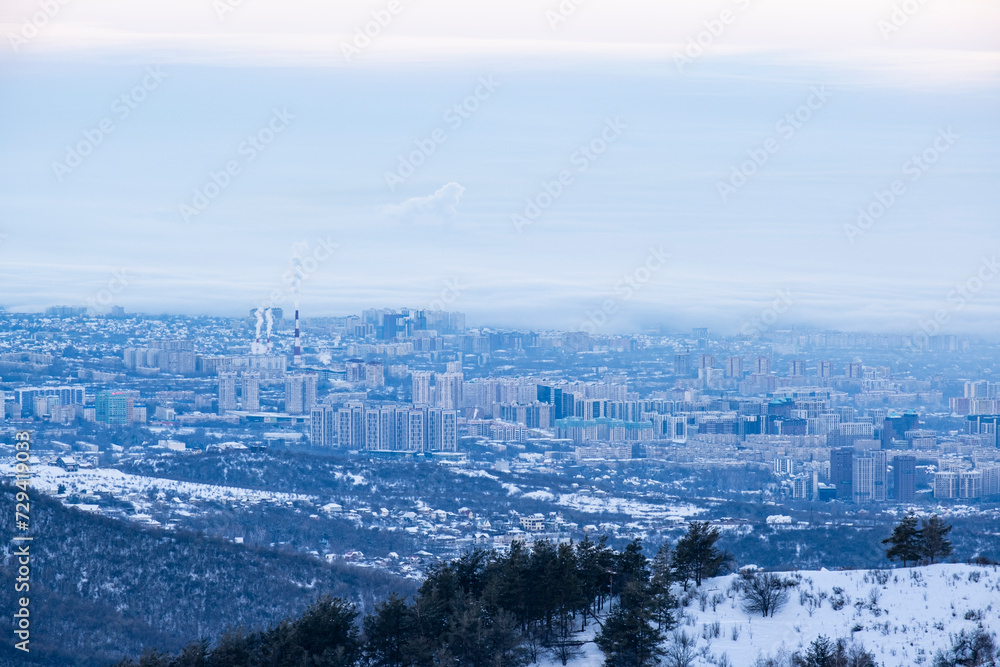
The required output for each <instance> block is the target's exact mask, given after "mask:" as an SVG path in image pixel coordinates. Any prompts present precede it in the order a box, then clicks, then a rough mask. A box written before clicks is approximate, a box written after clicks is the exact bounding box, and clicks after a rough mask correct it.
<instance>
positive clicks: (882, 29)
mask: <svg viewBox="0 0 1000 667" xmlns="http://www.w3.org/2000/svg"><path fill="white" fill-rule="evenodd" d="M366 30H367V33H368V34H365V31H366ZM998 31H1000V5H998V4H997V3H995V2H992V1H990V0H981V1H980V0H924V1H923V2H920V1H919V0H906V1H905V2H901V1H893V2H884V1H882V0H867V1H865V2H858V1H853V0H849V1H845V2H840V3H813V2H801V0H799V1H794V2H793V1H787V0H770V1H769V0H724V1H722V2H705V1H700V2H694V1H689V0H676V1H673V2H662V1H661V2H647V1H644V0H643V1H640V0H633V1H619V2H611V1H610V0H603V1H602V0H575V1H574V0H563V1H562V2H544V1H536V2H528V1H522V0H508V1H506V2H498V1H493V0H471V1H470V0H464V1H453V0H437V1H435V0H412V1H407V0H392V1H390V0H384V1H375V2H347V3H325V2H314V1H305V0H302V1H299V2H282V3H278V2H274V1H273V0H270V1H265V0H181V1H177V2H162V1H159V0H156V1H152V0H151V1H149V2H144V3H134V2H124V1H122V2H114V1H110V0H91V1H89V2H83V1H82V0H63V2H60V0H35V1H34V2H25V1H22V0H7V1H6V2H4V5H3V8H2V9H0V37H2V41H3V43H2V44H0V305H2V306H6V307H7V309H8V310H29V311H30V310H40V309H43V308H44V307H46V306H48V305H53V304H63V303H65V304H88V305H90V306H91V307H92V308H93V309H95V310H96V311H98V312H100V311H103V310H107V309H108V308H109V307H110V305H111V304H116V305H122V306H125V307H126V308H127V309H128V310H130V311H143V312H152V313H160V312H175V313H190V314H217V315H244V314H246V313H247V312H248V311H249V309H251V308H253V307H256V306H259V305H262V304H263V305H268V304H274V305H281V306H283V307H285V308H286V309H289V308H291V307H292V304H293V302H294V300H295V297H294V295H293V293H292V289H291V287H290V284H291V277H292V275H293V273H294V267H295V266H299V267H301V283H300V288H299V299H300V301H301V308H302V311H303V314H304V315H344V314H349V313H357V312H359V311H360V310H361V309H363V308H369V307H402V306H406V307H415V308H433V309H446V310H461V311H463V312H466V313H467V314H468V321H469V323H470V324H472V325H477V326H478V325H486V326H499V327H504V326H508V327H530V328H559V329H567V330H585V331H591V332H595V333H616V332H626V331H635V330H645V329H650V328H662V329H667V330H683V329H685V328H688V327H691V326H708V327H710V328H712V329H714V330H716V331H720V332H725V333H732V332H736V331H753V330H763V329H767V328H788V327H792V326H808V327H822V328H833V329H842V330H877V331H890V332H900V333H915V332H919V331H927V332H932V331H933V332H941V333H966V332H968V333H979V334H990V333H992V332H994V331H995V328H996V327H995V322H996V315H997V313H998V312H1000V310H998V307H1000V279H996V280H995V278H996V277H997V276H1000V263H998V260H1000V227H998V224H997V223H998V222H1000V220H998V215H997V214H998V210H1000V187H997V186H998V175H1000V173H998V171H1000V168H998V160H997V158H998V146H1000V143H998V140H1000V127H998V121H997V119H998V118H1000V87H998V83H1000V39H998V37H1000V36H998ZM296 258H297V259H296Z"/></svg>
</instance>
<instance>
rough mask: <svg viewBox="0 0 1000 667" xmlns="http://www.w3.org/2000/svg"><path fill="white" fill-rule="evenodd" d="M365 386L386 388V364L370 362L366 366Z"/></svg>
mask: <svg viewBox="0 0 1000 667" xmlns="http://www.w3.org/2000/svg"><path fill="white" fill-rule="evenodd" d="M365 386H367V387H370V388H372V389H378V388H381V387H384V386H385V364H383V363H382V362H381V361H369V362H368V363H366V364H365Z"/></svg>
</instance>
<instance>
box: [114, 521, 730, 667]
mask: <svg viewBox="0 0 1000 667" xmlns="http://www.w3.org/2000/svg"><path fill="white" fill-rule="evenodd" d="M718 539H719V533H718V531H717V530H716V529H714V528H711V527H710V526H709V524H707V523H694V524H692V526H691V528H690V530H689V531H688V533H687V534H686V535H685V536H684V537H683V538H681V539H680V540H679V541H678V543H677V544H676V546H675V548H674V549H673V550H671V549H670V547H669V545H667V544H663V545H661V546H660V548H659V550H658V551H657V552H656V554H655V556H654V557H653V558H652V559H650V558H648V557H647V556H646V554H644V553H643V545H642V542H641V540H638V539H637V540H634V541H632V542H631V543H629V544H628V545H627V546H626V547H625V548H623V549H621V550H620V551H619V550H615V549H613V548H611V547H609V546H608V544H607V541H606V540H605V539H604V538H602V539H601V540H599V541H591V540H590V539H584V540H583V541H580V542H576V543H575V544H574V543H560V544H553V543H550V542H544V541H542V542H536V543H535V544H534V545H533V546H532V547H531V548H528V547H525V546H524V544H523V543H522V542H514V543H513V544H512V546H511V548H510V550H509V551H508V552H505V553H498V552H495V551H472V552H468V553H466V554H464V555H463V556H462V557H460V558H458V559H456V560H454V561H452V562H450V563H444V564H441V565H438V566H436V567H435V568H433V569H432V570H431V571H430V572H429V573H428V576H427V578H426V579H425V580H424V582H423V584H422V585H421V587H420V589H419V591H418V592H417V594H416V595H415V596H414V597H413V599H412V600H410V601H408V600H406V599H405V598H403V597H399V596H396V595H393V596H392V597H390V598H389V599H388V600H386V601H384V602H382V603H381V604H379V605H378V606H377V607H376V608H375V610H374V611H373V612H372V613H370V614H368V615H362V614H359V611H358V609H357V608H356V606H355V605H353V604H351V603H349V602H347V601H344V600H339V599H335V598H330V597H324V598H321V599H320V600H318V601H317V602H316V603H315V604H314V605H313V606H312V607H310V609H309V610H308V611H307V612H306V613H305V614H304V615H302V616H301V617H297V618H290V619H288V620H285V621H283V622H281V623H279V624H276V625H274V626H272V627H270V628H268V629H267V630H261V631H256V632H241V631H236V632H230V633H227V634H226V635H224V636H222V637H219V638H217V639H216V640H215V641H214V642H212V641H208V640H204V641H199V642H195V643H192V644H190V645H189V646H187V647H186V648H185V649H184V651H183V652H181V653H180V654H177V655H174V656H168V655H166V654H161V653H155V652H154V653H149V654H147V655H145V656H143V657H142V658H141V659H140V660H139V661H138V662H136V661H133V660H126V661H123V662H121V663H119V665H118V667H137V666H141V667H237V666H238V667H265V666H268V667H300V666H306V667H307V666H316V667H320V666H324V667H333V666H337V667H347V666H348V665H361V664H365V665H368V666H369V667H423V666H428V667H430V666H432V665H435V666H436V665H463V666H468V667H479V666H482V667H489V666H492V667H501V666H503V667H508V666H509V667H520V666H523V665H527V664H529V663H531V662H535V661H538V660H539V659H540V658H541V657H543V655H550V656H552V657H555V658H556V659H558V660H560V661H561V662H562V663H563V664H566V662H567V661H569V660H571V659H572V658H574V657H575V656H577V655H578V654H579V652H580V647H581V645H582V643H583V642H582V641H580V640H579V638H578V636H577V633H578V632H579V631H581V630H582V629H583V628H584V627H586V626H587V624H588V622H589V623H595V622H596V623H597V624H598V625H599V626H600V627H601V630H600V632H599V633H598V635H597V637H596V639H595V642H596V644H597V645H598V646H599V647H600V648H601V650H602V651H604V652H605V654H606V655H608V656H609V658H608V660H609V664H620V665H623V666H625V665H644V664H649V661H650V660H651V659H653V658H655V657H657V656H658V655H659V654H660V653H661V651H662V649H661V648H660V645H661V643H662V642H663V640H664V639H665V636H666V635H665V633H666V632H667V631H669V630H671V629H673V628H674V627H675V625H676V623H677V621H676V618H675V613H674V610H676V609H677V607H678V601H677V599H676V597H675V594H674V593H673V592H672V589H674V588H676V587H677V586H678V585H679V586H680V588H681V589H684V590H686V589H688V588H689V586H690V587H691V588H692V590H693V587H695V586H697V585H700V583H701V581H702V579H704V578H707V577H713V576H716V575H717V574H719V573H720V572H722V571H723V570H724V569H725V568H726V567H727V565H728V564H729V563H730V562H731V558H730V556H729V555H728V554H726V553H724V552H721V551H720V550H718V549H717V548H716V547H715V543H716V541H717V540H718Z"/></svg>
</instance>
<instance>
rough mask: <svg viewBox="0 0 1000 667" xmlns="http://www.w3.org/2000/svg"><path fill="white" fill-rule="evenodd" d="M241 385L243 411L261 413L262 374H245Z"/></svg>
mask: <svg viewBox="0 0 1000 667" xmlns="http://www.w3.org/2000/svg"><path fill="white" fill-rule="evenodd" d="M241 384H242V385H243V386H242V388H241V391H242V395H243V397H242V407H243V409H244V410H246V411H247V412H258V411H260V373H244V374H243V377H242V378H241Z"/></svg>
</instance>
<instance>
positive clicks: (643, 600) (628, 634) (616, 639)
mask: <svg viewBox="0 0 1000 667" xmlns="http://www.w3.org/2000/svg"><path fill="white" fill-rule="evenodd" d="M652 620H653V613H652V599H651V596H650V594H649V587H648V585H647V584H646V583H645V582H641V581H630V582H629V583H628V584H627V585H626V586H625V587H624V589H623V590H622V593H621V597H620V599H619V602H618V605H617V606H616V607H615V608H614V609H613V610H612V611H611V613H610V614H609V615H608V618H607V619H606V620H605V621H604V627H603V628H601V632H600V634H598V635H597V637H596V638H595V639H594V643H595V644H597V647H598V648H599V649H601V651H603V652H604V665H605V667H651V666H652V665H656V664H658V663H659V660H660V657H661V656H663V654H664V652H663V648H662V647H661V646H660V644H661V642H663V639H664V636H663V633H662V632H660V630H659V629H657V628H656V627H655V626H654V625H653V623H652Z"/></svg>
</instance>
